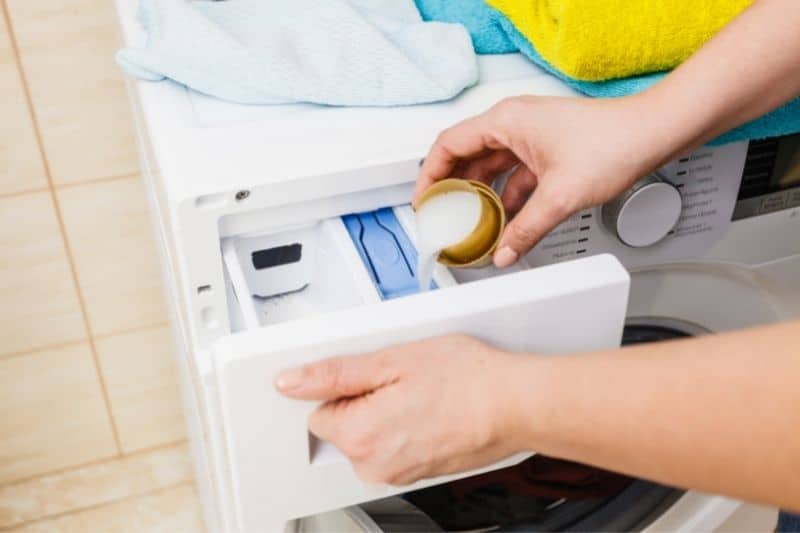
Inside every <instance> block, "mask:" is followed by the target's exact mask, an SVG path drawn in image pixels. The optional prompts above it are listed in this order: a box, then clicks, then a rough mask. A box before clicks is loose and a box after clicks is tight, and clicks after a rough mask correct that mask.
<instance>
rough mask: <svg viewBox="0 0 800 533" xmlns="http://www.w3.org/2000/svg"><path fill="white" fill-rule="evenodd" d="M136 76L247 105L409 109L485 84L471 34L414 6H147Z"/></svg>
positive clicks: (384, 0) (134, 51)
mask: <svg viewBox="0 0 800 533" xmlns="http://www.w3.org/2000/svg"><path fill="white" fill-rule="evenodd" d="M139 20H140V22H141V24H142V26H143V27H144V28H145V30H146V32H147V43H146V45H145V46H144V47H143V48H129V49H124V50H121V51H120V52H119V53H118V54H117V62H118V63H119V64H120V65H121V66H122V67H123V68H124V69H125V70H126V71H127V72H128V73H130V74H132V75H134V76H137V77H140V78H143V79H147V80H154V81H156V80H163V79H167V78H168V79H171V80H174V81H176V82H178V83H181V84H183V85H186V86H188V87H190V88H192V89H194V90H196V91H199V92H202V93H205V94H208V95H211V96H215V97H217V98H221V99H223V100H227V101H232V102H238V103H246V104H276V103H288V102H313V103H318V104H328V105H372V106H388V105H404V104H418V103H423V102H433V101H438V100H445V99H448V98H452V97H453V96H455V95H457V94H458V93H459V92H461V91H462V90H463V89H464V88H466V87H469V86H470V85H473V84H474V83H475V82H476V81H477V79H478V67H477V59H476V57H475V52H474V50H473V48H472V44H471V42H470V37H469V35H468V33H467V32H466V30H465V29H464V27H463V26H461V25H459V24H447V23H443V22H425V21H423V20H422V18H421V16H420V14H419V12H418V11H417V9H416V7H415V6H414V2H413V1H412V0H325V1H324V2H320V1H318V0H226V1H224V2H211V1H189V0H141V3H140V5H139Z"/></svg>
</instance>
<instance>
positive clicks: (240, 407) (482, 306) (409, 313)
mask: <svg viewBox="0 0 800 533" xmlns="http://www.w3.org/2000/svg"><path fill="white" fill-rule="evenodd" d="M322 224H323V225H322V226H318V225H314V226H306V227H305V228H296V231H299V232H303V231H311V232H312V233H314V234H315V235H316V238H318V239H319V238H323V240H327V239H339V240H338V241H337V242H338V243H339V244H338V245H336V246H330V247H329V248H328V252H329V253H326V254H322V256H321V257H326V259H325V260H324V261H322V264H321V265H316V266H314V265H313V264H311V263H310V264H309V268H311V269H312V270H313V269H315V268H322V267H323V266H325V265H328V266H329V268H330V269H331V273H330V278H326V279H328V280H329V283H331V284H335V285H336V287H331V288H330V290H332V291H333V290H340V289H342V290H344V288H346V289H347V290H346V292H348V293H349V294H351V295H352V299H351V300H348V301H347V302H345V303H344V304H343V305H341V306H340V307H339V308H338V309H332V308H330V307H328V308H327V309H326V310H327V311H328V312H325V313H311V314H308V315H302V313H298V314H297V315H296V316H294V317H292V319H288V320H285V321H279V322H277V323H269V324H267V326H266V327H264V323H263V319H262V318H259V317H251V319H252V318H255V320H256V322H257V323H258V324H257V325H256V324H254V325H256V327H253V328H244V329H242V330H241V331H239V332H238V333H235V334H232V335H230V336H227V337H224V338H222V339H220V340H219V341H217V342H216V344H215V345H214V346H213V350H212V352H213V365H214V375H215V379H216V383H217V390H218V395H219V403H220V410H221V417H222V426H223V432H224V436H225V446H226V452H225V455H226V461H227V467H228V471H229V483H230V484H231V487H230V489H231V492H232V494H233V500H234V522H235V525H236V527H237V528H238V529H239V530H241V531H255V530H262V531H263V530H267V529H269V530H277V529H282V528H283V525H284V524H285V523H287V522H288V521H291V520H293V519H297V518H301V517H304V516H308V515H312V514H316V513H321V512H325V511H329V510H332V509H337V508H342V507H347V506H350V505H354V504H358V503H362V502H365V501H369V500H373V499H377V498H382V497H385V496H389V495H393V494H397V493H401V492H405V491H408V490H411V489H415V488H420V487H423V486H428V485H432V484H437V483H442V482H445V481H447V480H450V479H455V478H458V477H464V476H467V475H471V474H474V473H475V472H466V473H463V474H459V475H457V476H449V477H447V478H440V479H430V480H424V481H421V482H419V483H417V484H415V485H413V486H412V487H402V488H397V487H378V486H368V485H365V484H363V483H361V482H360V481H359V479H358V478H357V476H356V475H355V473H354V471H353V469H352V467H351V465H350V464H349V463H348V462H347V460H346V459H345V458H344V457H343V456H342V455H341V454H340V453H339V452H338V451H337V450H336V449H335V448H334V447H333V446H331V445H330V444H328V443H324V442H317V441H316V439H314V438H313V437H312V436H310V434H309V432H308V428H307V425H306V420H307V417H308V415H309V413H310V412H311V411H312V410H313V409H314V407H315V404H314V403H312V402H298V401H293V400H289V399H286V398H284V397H283V396H281V395H280V394H278V393H277V392H276V391H275V389H274V387H273V385H272V382H273V379H274V376H275V375H276V373H277V372H278V371H279V370H281V369H283V368H285V367H288V366H293V365H298V364H303V363H307V362H310V361H314V360H317V359H320V358H324V357H329V356H334V355H347V354H356V353H363V352H368V351H372V350H376V349H380V348H383V347H386V346H389V345H392V344H396V343H402V342H409V341H413V340H418V339H422V338H426V337H431V336H436V335H443V334H448V333H456V332H458V333H466V334H470V335H474V336H476V337H478V338H481V339H483V340H485V341H487V342H490V343H493V344H495V345H497V346H499V347H501V348H504V349H508V350H516V351H532V352H538V353H546V354H559V353H568V352H579V351H586V350H596V349H603V348H610V347H614V346H618V345H619V342H620V339H621V334H622V328H623V323H624V319H625V312H626V306H627V300H628V287H629V277H628V273H627V271H626V270H625V269H624V268H623V267H622V265H621V264H620V263H619V262H618V261H617V260H616V259H615V258H613V257H612V256H608V255H600V256H594V257H590V258H585V259H581V260H578V261H573V262H568V263H562V264H559V265H554V266H547V267H542V268H538V269H532V270H523V271H520V272H516V273H512V274H508V275H502V276H495V277H490V278H487V279H482V280H479V281H473V282H470V283H464V284H457V283H454V281H453V278H450V279H449V280H447V279H441V278H440V279H439V280H438V281H437V284H438V285H439V289H438V290H435V291H430V292H426V293H421V294H412V295H409V296H404V297H402V298H392V299H384V298H382V297H381V295H380V292H379V291H378V290H377V289H376V284H375V283H374V280H373V279H371V276H370V272H369V270H368V268H367V267H365V265H364V262H363V261H360V260H359V252H358V250H357V249H356V247H355V246H354V245H353V241H352V239H351V238H350V233H349V232H348V231H347V227H346V225H345V222H344V221H341V220H338V221H337V220H330V221H324V222H323V223H322ZM293 231H295V230H293ZM298 235H299V234H298ZM240 244H241V243H240ZM291 244H292V243H285V242H284V243H283V244H277V245H276V246H273V247H272V248H276V247H283V246H291ZM323 246H324V245H323ZM235 251H236V250H235V249H233V251H231V250H229V253H234V252H235ZM280 253H285V254H286V257H288V258H289V259H292V260H294V259H297V255H298V254H297V250H296V249H295V250H291V249H286V248H281V252H280ZM277 254H278V252H273V256H270V257H272V259H274V256H275V255H277ZM270 257H267V258H266V259H265V261H266V260H267V259H270ZM309 259H311V258H310V257H309ZM299 261H300V259H297V262H299ZM315 261H316V259H315ZM267 262H268V263H269V261H267ZM330 265H336V266H330ZM333 272H335V273H336V274H335V275H334V274H333ZM240 273H241V272H240ZM234 275H238V274H234ZM240 281H242V282H244V281H243V280H240ZM293 283H294V284H300V285H302V284H303V280H302V279H300V278H298V279H297V280H295V281H294V282H293ZM448 283H449V285H448ZM251 289H252V288H249V289H248V290H251ZM320 290H323V289H320ZM370 291H372V292H370ZM323 300H324V299H323ZM324 301H327V300H324ZM521 459H522V457H511V458H508V459H507V460H505V461H503V462H501V463H499V464H496V465H493V466H492V467H490V468H488V469H493V468H499V467H502V466H507V465H509V464H512V463H513V462H516V461H519V460H521ZM488 469H485V470H488Z"/></svg>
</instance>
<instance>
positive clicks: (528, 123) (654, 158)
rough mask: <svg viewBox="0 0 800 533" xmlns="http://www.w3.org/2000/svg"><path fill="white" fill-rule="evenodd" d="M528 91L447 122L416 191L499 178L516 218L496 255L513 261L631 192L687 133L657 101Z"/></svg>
mask: <svg viewBox="0 0 800 533" xmlns="http://www.w3.org/2000/svg"><path fill="white" fill-rule="evenodd" d="M646 98H648V97H647V96H645V95H641V96H633V97H626V98H620V99H616V100H590V99H584V98H549V97H533V96H522V97H517V98H510V99H507V100H504V101H502V102H500V103H499V104H497V105H495V106H494V107H492V108H491V109H490V110H489V111H487V112H485V113H483V114H481V115H478V116H476V117H473V118H470V119H467V120H465V121H463V122H461V123H459V124H457V125H455V126H453V127H452V128H449V129H447V130H445V131H444V132H443V133H442V134H441V135H440V136H439V138H438V139H437V140H436V142H435V143H434V145H433V146H432V147H431V149H430V153H429V154H428V156H427V157H426V158H425V162H424V164H423V165H422V169H421V170H420V174H419V179H418V181H417V188H416V192H415V197H416V196H418V195H419V194H420V193H421V192H422V191H424V190H425V189H426V188H427V187H429V186H430V185H431V184H433V183H434V182H435V181H438V180H441V179H445V178H448V177H451V176H452V177H460V178H466V179H472V180H479V181H482V182H484V183H491V182H492V181H493V180H494V179H495V178H496V177H497V176H498V175H500V174H502V173H504V172H506V171H509V170H511V169H512V168H514V167H516V169H515V170H514V171H513V173H512V174H511V176H510V178H509V180H508V182H507V184H506V186H505V190H504V191H503V193H502V199H503V204H504V206H505V208H506V210H507V212H508V214H509V216H510V217H512V218H511V221H510V222H509V224H508V226H507V228H506V231H505V233H504V235H503V238H502V240H501V243H500V246H499V247H498V251H497V252H496V253H495V256H494V261H495V264H496V265H497V266H499V267H506V266H509V265H511V264H513V263H515V262H516V261H517V259H519V257H520V256H521V255H523V254H525V253H526V252H528V251H529V250H530V249H531V248H532V247H533V246H534V245H535V244H536V243H537V242H538V241H539V240H540V239H541V238H542V237H544V236H545V235H546V234H547V233H548V232H550V230H552V229H553V228H554V227H555V226H556V225H558V224H559V223H560V222H562V221H563V220H564V219H566V218H567V217H569V216H570V215H572V214H574V213H575V212H577V211H579V210H581V209H585V208H587V207H590V206H594V205H598V204H601V203H603V202H606V201H608V200H611V199H612V198H614V197H616V196H617V195H619V194H620V193H622V192H623V191H624V190H625V189H626V188H627V187H629V186H630V185H632V184H633V182H634V181H635V180H636V179H638V178H640V177H642V176H643V175H645V174H647V173H648V172H650V171H651V170H653V169H654V168H656V167H658V166H659V165H660V164H662V163H664V162H665V161H666V159H667V158H668V157H669V156H670V155H672V153H673V151H674V149H675V148H676V145H680V146H682V143H683V141H682V140H678V139H676V136H675V135H670V132H668V131H664V130H663V129H660V128H659V127H658V126H657V124H659V123H660V122H662V121H661V117H660V116H658V115H659V114H662V113H663V110H662V109H661V108H660V107H659V106H658V105H656V104H657V102H652V101H647V102H645V101H644V100H645V99H646Z"/></svg>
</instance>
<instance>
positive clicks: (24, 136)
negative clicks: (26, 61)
mask: <svg viewBox="0 0 800 533" xmlns="http://www.w3.org/2000/svg"><path fill="white" fill-rule="evenodd" d="M43 187H47V176H46V175H45V172H44V165H43V164H42V159H41V156H40V153H39V147H38V145H37V144H36V137H35V135H34V133H33V122H32V121H31V117H30V115H29V113H28V106H27V103H26V100H25V93H24V92H23V88H22V82H21V80H20V78H19V71H18V70H17V62H16V58H15V56H14V52H13V49H12V47H11V39H10V38H9V33H8V28H6V23H5V18H4V17H3V16H2V11H1V10H0V194H6V193H13V192H20V191H27V190H33V189H39V188H43Z"/></svg>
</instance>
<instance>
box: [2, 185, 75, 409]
mask: <svg viewBox="0 0 800 533" xmlns="http://www.w3.org/2000/svg"><path fill="white" fill-rule="evenodd" d="M85 335H86V331H85V327H84V324H83V318H82V316H81V310H80V304H79V302H78V295H77V291H76V287H75V283H74V281H73V278H72V273H71V272H70V267H69V261H68V259H67V254H66V252H65V249H64V242H63V239H62V236H61V233H60V230H59V226H58V221H57V219H56V216H55V209H54V208H53V202H52V198H51V197H50V194H49V193H34V194H25V195H21V196H10V197H6V198H0V339H2V342H0V355H2V354H7V353H11V352H21V351H28V350H32V349H35V348H40V347H44V346H48V345H53V344H57V343H63V342H68V341H78V340H81V339H83V338H85ZM0 405H2V404H0Z"/></svg>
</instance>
